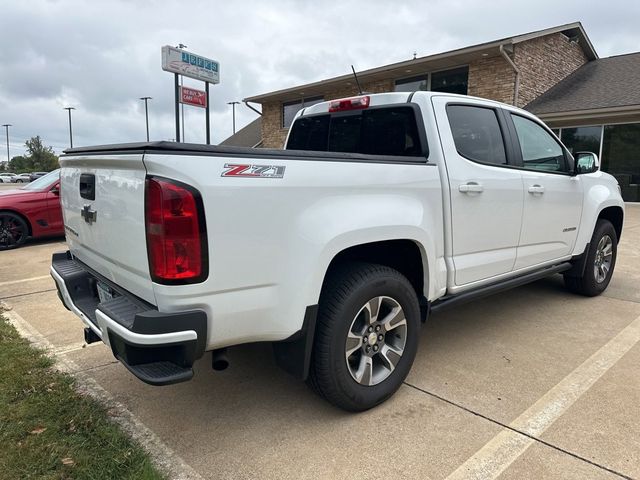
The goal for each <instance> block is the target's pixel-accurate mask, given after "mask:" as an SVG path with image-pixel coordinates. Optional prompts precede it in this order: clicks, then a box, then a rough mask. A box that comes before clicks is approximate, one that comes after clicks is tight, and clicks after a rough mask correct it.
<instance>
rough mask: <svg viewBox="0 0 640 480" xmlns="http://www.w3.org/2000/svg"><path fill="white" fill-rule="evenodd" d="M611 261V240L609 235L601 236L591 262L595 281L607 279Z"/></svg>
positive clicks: (599, 281)
mask: <svg viewBox="0 0 640 480" xmlns="http://www.w3.org/2000/svg"><path fill="white" fill-rule="evenodd" d="M612 261H613V240H611V237H610V236H609V235H605V236H603V237H602V238H601V239H600V241H599V242H598V247H597V248H596V257H595V261H594V263H593V273H594V277H595V279H596V282H597V283H602V282H604V281H605V280H606V279H607V276H608V275H609V271H610V270H611V262H612Z"/></svg>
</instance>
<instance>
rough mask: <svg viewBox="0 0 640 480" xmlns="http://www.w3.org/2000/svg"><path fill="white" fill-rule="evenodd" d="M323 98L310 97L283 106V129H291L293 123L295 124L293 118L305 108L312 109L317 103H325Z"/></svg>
mask: <svg viewBox="0 0 640 480" xmlns="http://www.w3.org/2000/svg"><path fill="white" fill-rule="evenodd" d="M323 101H324V98H323V97H310V98H303V99H301V100H300V101H296V102H287V103H283V104H282V127H283V128H289V127H290V126H291V123H292V122H293V118H294V117H295V116H296V113H298V112H299V111H300V110H302V109H303V108H305V107H310V106H311V105H315V104H316V103H320V102H323Z"/></svg>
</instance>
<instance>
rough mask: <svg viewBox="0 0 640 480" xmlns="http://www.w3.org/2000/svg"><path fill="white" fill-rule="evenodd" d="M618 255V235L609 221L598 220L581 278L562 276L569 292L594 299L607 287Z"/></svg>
mask: <svg viewBox="0 0 640 480" xmlns="http://www.w3.org/2000/svg"><path fill="white" fill-rule="evenodd" d="M617 254H618V235H617V234H616V229H615V228H614V227H613V225H612V224H611V222H610V221H608V220H603V219H600V220H598V222H597V223H596V228H595V229H594V231H593V236H592V237H591V243H590V244H589V250H588V251H587V253H586V255H587V258H586V260H585V262H586V263H585V267H584V272H583V273H582V276H580V277H575V276H569V275H565V276H564V283H565V285H566V286H567V288H568V289H569V290H571V291H572V292H574V293H578V294H580V295H585V296H587V297H595V296H596V295H600V294H601V293H602V292H604V291H605V290H606V288H607V286H609V282H610V281H611V277H612V275H613V269H614V267H615V266H616V257H617Z"/></svg>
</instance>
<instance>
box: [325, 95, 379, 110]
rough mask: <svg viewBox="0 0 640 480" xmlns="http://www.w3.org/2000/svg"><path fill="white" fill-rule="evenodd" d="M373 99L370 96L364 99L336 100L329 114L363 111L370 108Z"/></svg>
mask: <svg viewBox="0 0 640 480" xmlns="http://www.w3.org/2000/svg"><path fill="white" fill-rule="evenodd" d="M370 101H371V98H370V97H369V96H364V97H351V98H341V99H340V100H334V101H332V102H331V103H330V104H329V112H343V111H345V110H362V109H363V108H368V107H369V102H370Z"/></svg>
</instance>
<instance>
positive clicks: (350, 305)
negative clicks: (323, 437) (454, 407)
mask: <svg viewBox="0 0 640 480" xmlns="http://www.w3.org/2000/svg"><path fill="white" fill-rule="evenodd" d="M319 307H320V308H319V316H318V326H317V330H316V335H315V341H314V350H313V357H312V364H311V371H310V373H309V384H310V385H311V387H312V388H313V389H314V390H315V391H316V392H318V393H319V394H320V395H321V396H323V397H324V398H325V399H327V400H328V401H329V402H331V403H332V404H334V405H336V406H338V407H340V408H343V409H345V410H349V411H362V410H367V409H369V408H372V407H374V406H376V405H378V404H380V403H382V402H383V401H385V400H386V399H388V398H389V397H390V396H391V395H393V394H394V393H395V391H396V390H397V389H398V388H399V387H400V385H401V384H402V382H403V380H404V379H405V377H406V376H407V374H408V373H409V370H410V369H411V365H412V364H413V360H414V358H415V354H416V350H417V348H418V331H419V326H420V309H419V305H418V298H417V295H416V292H415V290H414V289H413V287H412V286H411V284H410V283H409V281H408V280H407V279H406V278H405V277H404V276H403V275H402V274H400V273H399V272H398V271H396V270H394V269H392V268H389V267H385V266H381V265H373V264H364V263H353V264H349V265H345V266H344V267H343V268H340V269H339V270H336V271H334V272H333V273H332V274H331V275H330V278H328V279H327V282H326V284H325V287H324V289H323V292H322V295H321V298H320V305H319Z"/></svg>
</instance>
